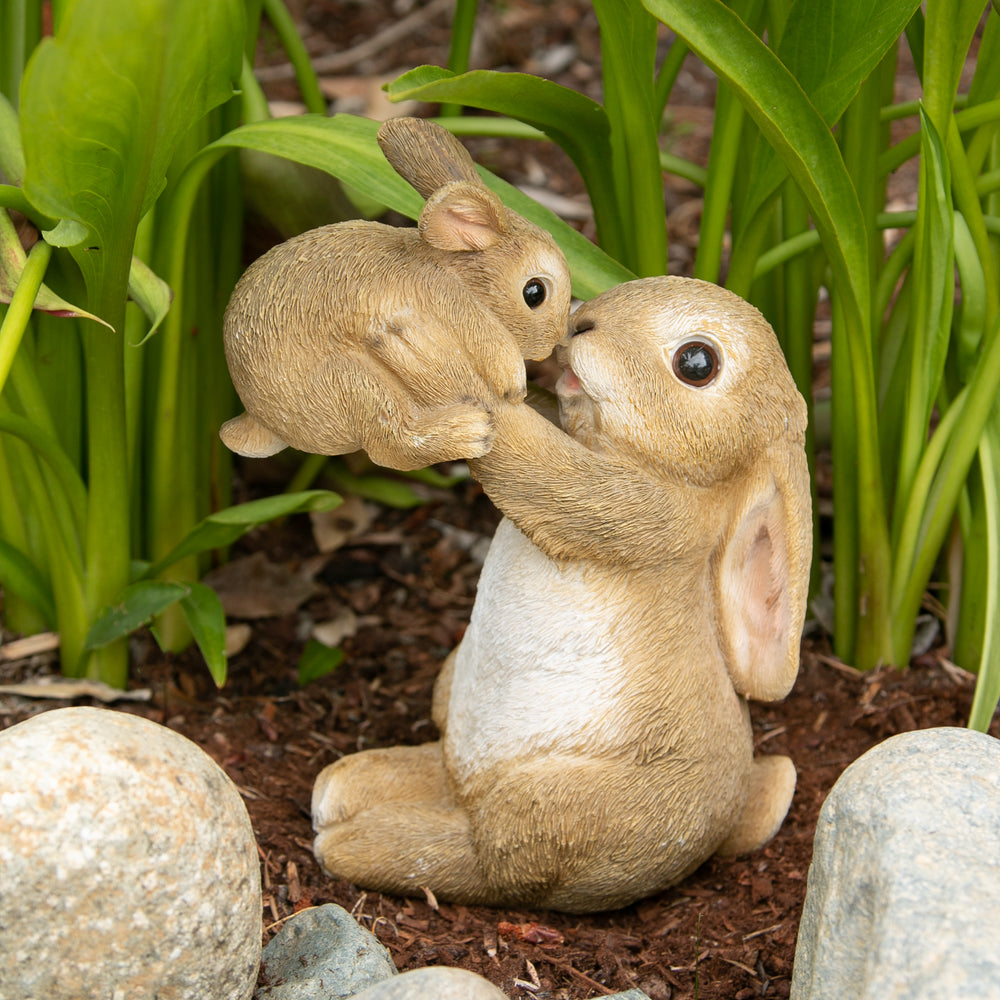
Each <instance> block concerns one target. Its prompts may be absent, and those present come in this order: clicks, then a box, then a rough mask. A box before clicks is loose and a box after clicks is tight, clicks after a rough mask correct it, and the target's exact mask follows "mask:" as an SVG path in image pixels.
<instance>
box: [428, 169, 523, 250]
mask: <svg viewBox="0 0 1000 1000" xmlns="http://www.w3.org/2000/svg"><path fill="white" fill-rule="evenodd" d="M417 226H418V228H419V230H420V235H421V236H423V238H424V239H425V240H426V241H427V242H428V243H429V244H430V245H431V246H433V247H436V248H437V249H438V250H448V251H452V252H456V251H469V250H486V249H487V248H488V247H491V246H493V244H494V243H496V242H497V241H498V240H499V239H501V238H502V237H503V236H504V235H505V234H506V233H507V232H508V229H509V227H508V223H507V217H506V213H505V212H504V208H503V202H501V201H500V199H499V198H498V197H497V196H496V195H495V194H493V192H492V191H490V190H488V189H487V188H485V187H478V186H476V185H474V184H466V183H465V182H453V183H451V184H446V185H445V186H444V187H443V188H441V189H440V190H438V191H436V192H435V193H434V194H432V195H431V196H430V198H428V199H427V204H426V205H424V208H423V211H422V212H421V213H420V219H419V220H418V222H417Z"/></svg>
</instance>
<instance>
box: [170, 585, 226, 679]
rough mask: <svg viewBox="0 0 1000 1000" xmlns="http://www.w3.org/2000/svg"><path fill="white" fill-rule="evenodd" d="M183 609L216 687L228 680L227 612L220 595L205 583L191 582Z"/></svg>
mask: <svg viewBox="0 0 1000 1000" xmlns="http://www.w3.org/2000/svg"><path fill="white" fill-rule="evenodd" d="M188 588H189V593H188V594H187V595H186V596H184V597H182V598H181V601H180V604H181V610H182V611H183V612H184V617H185V618H186V619H187V623H188V625H189V626H190V628H191V634H192V635H193V636H194V641H195V642H196V643H197V645H198V649H199V650H201V655H202V656H204V657H205V663H206V664H207V665H208V672H209V673H210V674H211V675H212V680H214V681H215V684H216V687H222V685H223V684H225V683H226V613H225V611H224V610H223V609H222V601H221V600H219V595H218V594H217V593H216V592H215V591H214V590H212V588H211V587H206V586H205V585H204V584H203V583H190V584H188Z"/></svg>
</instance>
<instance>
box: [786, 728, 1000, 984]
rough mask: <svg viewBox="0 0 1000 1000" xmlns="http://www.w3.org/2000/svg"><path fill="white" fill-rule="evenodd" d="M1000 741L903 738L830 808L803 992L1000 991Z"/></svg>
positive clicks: (937, 735) (811, 905)
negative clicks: (999, 945) (999, 942)
mask: <svg viewBox="0 0 1000 1000" xmlns="http://www.w3.org/2000/svg"><path fill="white" fill-rule="evenodd" d="M998 858H1000V741H997V740H995V739H993V738H992V737H990V736H986V735H984V734H983V733H977V732H972V731H971V730H968V729H927V730H922V731H920V732H914V733H904V734H902V735H900V736H894V737H892V738H891V739H889V740H886V741H885V742H884V743H881V744H879V745H878V746H877V747H875V748H874V749H872V750H870V751H869V752H868V753H866V754H865V755H864V756H863V757H860V758H859V759H858V760H856V761H855V762H854V763H853V764H852V765H851V766H850V767H849V768H848V769H847V770H846V771H845V772H844V773H843V774H842V775H841V777H840V780H839V781H837V783H836V784H835V785H834V787H833V790H832V791H831V792H830V794H829V796H828V797H827V800H826V802H825V803H824V804H823V808H822V810H821V811H820V816H819V822H818V824H817V830H816V840H815V845H814V850H813V861H812V865H811V867H810V869H809V881H808V887H807V891H806V899H805V906H804V908H803V913H802V922H801V925H800V927H799V937H798V945H797V947H796V952H795V965H794V971H793V975H792V998H793V1000H842V998H844V997H851V998H852V1000H918V998H919V1000H955V998H957V997H975V998H976V1000H1000V949H998V946H997V942H998V941H1000V864H998V861H997V859H998Z"/></svg>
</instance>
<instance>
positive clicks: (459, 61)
mask: <svg viewBox="0 0 1000 1000" xmlns="http://www.w3.org/2000/svg"><path fill="white" fill-rule="evenodd" d="M478 9H479V2H478V0H457V2H456V4H455V14H454V16H453V17H452V21H451V45H450V46H449V48H448V69H450V70H451V71H452V73H454V74H455V75H456V76H458V75H459V74H461V73H465V72H467V71H468V69H469V62H470V57H471V55H472V36H473V34H474V33H475V29H476V12H477V11H478ZM461 114H462V106H461V105H460V104H442V105H441V117H442V118H458V117H459V116H460V115H461Z"/></svg>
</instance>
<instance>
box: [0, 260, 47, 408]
mask: <svg viewBox="0 0 1000 1000" xmlns="http://www.w3.org/2000/svg"><path fill="white" fill-rule="evenodd" d="M51 257H52V247H50V246H49V244H48V243H46V242H45V240H39V241H38V242H37V243H36V244H35V245H34V246H33V247H32V248H31V250H30V251H29V252H28V259H27V260H26V261H25V263H24V270H23V271H22V272H21V277H20V279H19V280H18V283H17V288H16V289H15V290H14V294H13V296H12V297H11V300H10V305H9V306H8V307H7V313H6V315H5V316H4V318H3V323H0V392H3V387H4V384H5V383H6V381H7V376H8V375H9V374H10V366H11V365H12V364H13V363H14V355H15V354H17V349H18V348H19V347H20V346H21V340H22V338H23V337H24V331H25V330H26V329H27V328H28V320H29V319H31V310H32V308H33V307H34V304H35V297H36V296H37V295H38V289H39V288H41V287H42V282H43V281H44V280H45V271H46V269H47V268H48V266H49V260H50V259H51Z"/></svg>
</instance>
